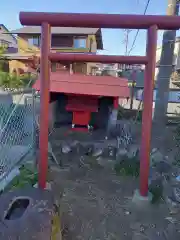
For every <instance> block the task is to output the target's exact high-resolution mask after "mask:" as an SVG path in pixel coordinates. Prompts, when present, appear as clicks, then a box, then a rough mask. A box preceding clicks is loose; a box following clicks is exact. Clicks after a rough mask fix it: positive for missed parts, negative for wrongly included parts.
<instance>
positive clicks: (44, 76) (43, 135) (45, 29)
mask: <svg viewBox="0 0 180 240" xmlns="http://www.w3.org/2000/svg"><path fill="white" fill-rule="evenodd" d="M42 36H43V37H42V38H41V59H42V60H41V65H40V67H41V71H40V84H41V88H40V89H41V90H40V96H41V97H40V134H39V148H40V159H39V179H38V183H39V187H40V188H43V189H44V188H45V187H46V178H47V170H48V125H49V115H48V112H49V100H50V99H49V85H50V77H49V74H50V64H49V59H48V54H49V49H50V36H51V34H50V26H49V24H48V23H43V24H42Z"/></svg>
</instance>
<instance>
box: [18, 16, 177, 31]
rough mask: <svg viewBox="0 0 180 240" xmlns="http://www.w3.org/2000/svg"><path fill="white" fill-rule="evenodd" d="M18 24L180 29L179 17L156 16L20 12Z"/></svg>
mask: <svg viewBox="0 0 180 240" xmlns="http://www.w3.org/2000/svg"><path fill="white" fill-rule="evenodd" d="M20 22H21V24H22V25H29V26H39V25H41V24H42V23H43V22H48V23H49V24H50V25H51V26H52V27H59V26H61V27H87V28H88V27H90V28H130V29H147V28H149V27H150V26H152V25H156V26H157V27H158V29H160V30H163V29H165V30H173V29H179V28H180V17H179V16H158V15H126V14H123V15H120V14H91V13H47V12H20Z"/></svg>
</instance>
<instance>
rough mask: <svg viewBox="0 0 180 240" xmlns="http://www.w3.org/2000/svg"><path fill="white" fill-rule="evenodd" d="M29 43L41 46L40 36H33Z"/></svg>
mask: <svg viewBox="0 0 180 240" xmlns="http://www.w3.org/2000/svg"><path fill="white" fill-rule="evenodd" d="M28 43H29V45H31V46H32V45H34V46H37V47H39V46H40V37H39V36H37V37H31V38H29V39H28Z"/></svg>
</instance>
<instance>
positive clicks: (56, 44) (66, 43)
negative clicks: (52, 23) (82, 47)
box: [51, 35, 73, 48]
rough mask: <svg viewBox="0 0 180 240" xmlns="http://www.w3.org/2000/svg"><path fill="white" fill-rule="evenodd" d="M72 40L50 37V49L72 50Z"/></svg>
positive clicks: (63, 37)
mask: <svg viewBox="0 0 180 240" xmlns="http://www.w3.org/2000/svg"><path fill="white" fill-rule="evenodd" d="M72 46H73V38H72V37H71V36H59V35H52V38H51V47H52V48H72Z"/></svg>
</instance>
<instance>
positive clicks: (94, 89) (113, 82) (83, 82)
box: [33, 72, 130, 98]
mask: <svg viewBox="0 0 180 240" xmlns="http://www.w3.org/2000/svg"><path fill="white" fill-rule="evenodd" d="M33 88H35V89H36V90H37V91H39V90H40V79H38V80H37V81H36V83H35V84H34V86H33ZM50 92H63V93H68V94H84V95H94V96H111V97H120V98H127V97H129V95H130V93H129V88H128V80H127V79H125V78H119V77H118V78H117V77H112V76H90V75H83V74H69V73H64V72H63V73H61V72H51V74H50Z"/></svg>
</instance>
